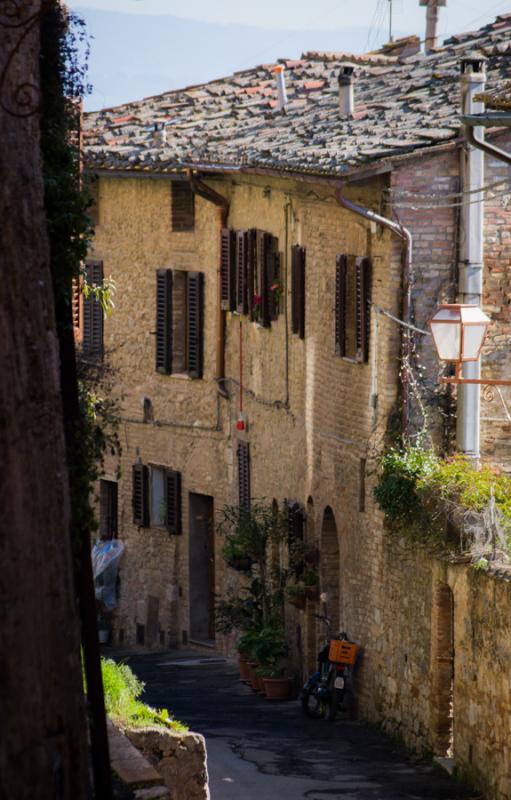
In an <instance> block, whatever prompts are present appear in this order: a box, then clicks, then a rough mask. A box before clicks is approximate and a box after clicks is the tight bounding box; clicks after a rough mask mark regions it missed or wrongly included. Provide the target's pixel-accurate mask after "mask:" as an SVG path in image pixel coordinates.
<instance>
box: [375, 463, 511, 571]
mask: <svg viewBox="0 0 511 800" xmlns="http://www.w3.org/2000/svg"><path fill="white" fill-rule="evenodd" d="M380 467H381V472H380V476H379V480H378V484H377V485H376V487H375V490H374V495H375V498H376V501H377V503H378V505H379V506H380V508H381V509H382V511H383V512H384V513H385V517H386V520H387V522H388V523H389V525H390V527H391V528H392V529H394V530H396V531H398V532H400V533H403V534H406V535H408V536H410V537H411V538H416V539H417V538H421V539H422V540H426V539H436V541H437V542H438V541H440V536H443V537H444V536H445V530H446V524H447V522H449V521H451V522H454V523H456V522H457V521H458V520H460V519H462V518H463V514H464V513H465V512H467V511H474V512H479V513H481V512H483V510H484V509H486V508H487V507H488V505H489V503H490V500H491V498H492V497H493V499H494V501H495V506H496V508H497V509H498V511H499V512H500V514H501V515H502V520H503V524H504V525H505V527H506V528H507V527H508V526H510V529H511V478H509V477H508V476H507V475H503V474H500V473H499V472H498V471H496V470H494V469H492V468H490V467H488V466H483V467H481V468H480V469H476V468H475V466H474V465H473V463H472V462H471V461H469V460H468V459H467V458H464V457H463V456H460V455H457V456H454V457H453V458H450V459H441V458H439V457H438V456H436V455H435V453H434V452H433V451H432V450H424V449H421V448H418V447H409V448H406V449H402V450H397V449H392V450H389V451H388V452H387V453H385V454H384V455H383V457H382V458H381V461H380ZM444 542H445V539H444ZM483 560H484V559H483ZM479 568H482V567H479Z"/></svg>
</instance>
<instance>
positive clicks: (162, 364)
mask: <svg viewBox="0 0 511 800" xmlns="http://www.w3.org/2000/svg"><path fill="white" fill-rule="evenodd" d="M156 370H157V371H158V372H162V373H163V374H164V375H169V374H170V372H171V371H172V270H171V269H158V270H156Z"/></svg>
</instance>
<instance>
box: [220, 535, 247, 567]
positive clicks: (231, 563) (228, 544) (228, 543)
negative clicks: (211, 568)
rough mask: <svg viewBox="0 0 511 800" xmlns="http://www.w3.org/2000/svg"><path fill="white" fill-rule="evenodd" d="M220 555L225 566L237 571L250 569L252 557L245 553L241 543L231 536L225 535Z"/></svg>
mask: <svg viewBox="0 0 511 800" xmlns="http://www.w3.org/2000/svg"><path fill="white" fill-rule="evenodd" d="M222 555H223V557H224V561H225V562H226V564H227V566H228V567H230V568H231V569H234V570H236V571H237V572H250V570H251V569H252V565H253V563H254V561H253V559H252V558H250V556H249V555H247V553H246V552H245V551H244V549H243V546H242V544H241V543H240V542H238V541H236V539H235V538H234V537H233V536H228V537H226V540H225V544H224V546H223V548H222Z"/></svg>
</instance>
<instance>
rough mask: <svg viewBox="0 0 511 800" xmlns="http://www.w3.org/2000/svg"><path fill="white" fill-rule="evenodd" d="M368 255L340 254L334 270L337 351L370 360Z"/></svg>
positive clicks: (369, 274) (353, 357) (338, 353)
mask: <svg viewBox="0 0 511 800" xmlns="http://www.w3.org/2000/svg"><path fill="white" fill-rule="evenodd" d="M371 271H372V264H371V260H370V259H369V258H358V257H355V256H346V255H338V256H337V265H336V274H335V352H336V354H337V355H339V356H343V357H345V358H349V359H352V360H353V361H359V362H363V363H367V361H368V360H369V336H370V330H371V317H370V313H371Z"/></svg>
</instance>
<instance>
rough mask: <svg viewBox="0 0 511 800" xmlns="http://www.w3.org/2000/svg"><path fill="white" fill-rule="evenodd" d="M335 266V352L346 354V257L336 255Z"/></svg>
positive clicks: (339, 354)
mask: <svg viewBox="0 0 511 800" xmlns="http://www.w3.org/2000/svg"><path fill="white" fill-rule="evenodd" d="M336 262H337V263H336V267H335V354H336V355H338V356H344V355H345V354H346V272H347V257H346V256H344V255H338V256H337V258H336Z"/></svg>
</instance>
